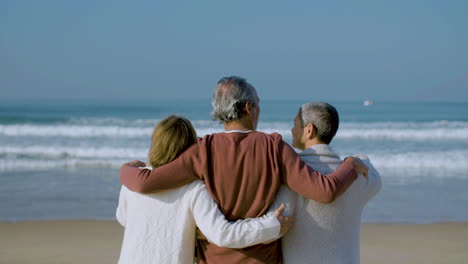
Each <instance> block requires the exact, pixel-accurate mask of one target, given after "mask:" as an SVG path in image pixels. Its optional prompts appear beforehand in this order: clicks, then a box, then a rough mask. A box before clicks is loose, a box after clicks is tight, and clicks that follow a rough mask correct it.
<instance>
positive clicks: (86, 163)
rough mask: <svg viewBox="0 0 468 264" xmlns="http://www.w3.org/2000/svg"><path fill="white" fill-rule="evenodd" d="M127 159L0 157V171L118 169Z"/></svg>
mask: <svg viewBox="0 0 468 264" xmlns="http://www.w3.org/2000/svg"><path fill="white" fill-rule="evenodd" d="M125 162H128V160H123V159H110V160H82V159H67V160H35V159H22V160H4V159H0V171H38V170H50V169H79V168H114V169H118V168H119V167H120V166H121V165H122V164H123V163H125Z"/></svg>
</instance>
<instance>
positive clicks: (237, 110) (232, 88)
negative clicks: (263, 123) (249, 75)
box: [211, 76, 258, 123]
mask: <svg viewBox="0 0 468 264" xmlns="http://www.w3.org/2000/svg"><path fill="white" fill-rule="evenodd" d="M247 102H249V103H250V104H252V105H253V106H255V107H258V96H257V92H256V91H255V88H254V87H253V86H252V85H251V84H250V83H248V82H247V80H246V79H244V78H241V77H238V76H229V77H224V78H222V79H221V80H219V81H218V84H217V86H216V88H215V92H214V95H213V100H212V102H211V104H212V105H213V112H211V116H212V117H213V119H215V120H219V121H221V122H223V123H229V122H231V121H235V120H239V119H241V118H242V117H244V115H245V114H246V113H245V110H244V106H245V104H246V103H247Z"/></svg>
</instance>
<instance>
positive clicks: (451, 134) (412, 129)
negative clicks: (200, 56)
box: [0, 119, 468, 141]
mask: <svg viewBox="0 0 468 264" xmlns="http://www.w3.org/2000/svg"><path fill="white" fill-rule="evenodd" d="M117 120H120V119H117ZM101 121H102V120H101ZM120 121H121V120H120ZM157 122H158V120H151V121H149V120H136V121H132V122H129V123H125V122H123V121H122V123H121V124H118V125H117V124H116V122H115V120H113V121H111V122H110V123H112V125H109V122H107V123H106V122H103V123H102V124H100V125H98V124H97V123H96V124H94V123H93V124H90V123H89V122H87V123H86V124H60V125H35V124H3V125H0V136H9V137H11V136H15V137H28V136H30V137H69V138H89V137H113V138H148V137H149V136H150V135H151V133H152V132H153V127H154V123H157ZM149 123H151V125H150V124H149ZM193 124H194V127H195V129H196V130H197V134H198V135H199V136H204V135H207V134H212V133H218V132H222V131H223V127H222V126H221V125H219V124H217V123H216V122H213V121H211V120H195V121H193ZM291 126H292V124H291V123H290V122H262V123H260V124H259V126H258V130H259V131H262V132H265V133H279V134H281V135H283V137H285V138H290V137H291ZM336 138H341V139H355V138H362V139H383V140H416V141H423V140H428V139H439V140H467V139H468V122H453V121H437V122H423V123H417V122H380V123H346V122H344V123H342V124H341V125H340V129H339V130H338V133H337V135H336Z"/></svg>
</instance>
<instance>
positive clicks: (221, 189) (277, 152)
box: [120, 131, 357, 264]
mask: <svg viewBox="0 0 468 264" xmlns="http://www.w3.org/2000/svg"><path fill="white" fill-rule="evenodd" d="M356 178H357V173H356V172H355V170H354V169H353V168H352V166H350V165H348V164H347V163H343V164H342V165H341V166H340V167H339V168H338V169H337V170H336V171H335V172H333V173H331V174H328V175H322V174H320V173H319V172H317V171H314V170H313V169H312V168H310V167H308V166H307V165H306V164H305V163H304V162H303V161H302V160H301V159H300V158H299V156H298V155H297V153H296V152H295V151H294V150H293V149H292V148H291V147H290V146H289V145H288V144H286V143H285V142H284V141H283V140H282V138H281V136H280V135H279V134H276V133H273V134H265V133H262V132H256V131H254V132H250V133H238V132H234V133H218V134H212V135H207V136H205V137H204V138H200V139H198V141H197V143H196V144H194V145H193V146H191V147H190V148H189V149H187V150H186V151H185V152H184V153H182V154H181V155H180V156H179V157H178V158H176V159H175V160H174V161H172V162H170V163H168V164H166V165H164V166H161V167H159V168H156V169H153V170H152V171H151V170H145V169H143V170H142V169H138V168H134V167H131V166H129V165H124V166H122V167H121V170H120V180H121V183H122V184H123V185H125V186H126V187H127V188H129V189H130V190H133V191H136V192H140V193H152V192H157V191H162V190H167V189H171V188H175V187H180V186H182V185H185V184H187V183H189V182H191V181H193V180H196V179H202V180H203V181H204V182H205V184H206V187H207V189H208V191H209V192H210V194H211V196H212V197H213V199H214V200H215V201H216V202H217V203H218V205H219V207H220V209H221V211H222V212H223V213H224V215H225V216H226V218H227V219H228V220H230V221H236V220H238V219H244V218H248V217H259V216H262V215H263V214H264V213H265V212H266V211H267V210H268V208H269V207H270V205H271V204H272V202H273V200H274V199H275V196H276V192H277V191H278V188H279V186H280V184H282V183H283V184H286V185H288V186H289V188H291V189H292V190H294V191H295V192H297V193H299V194H301V195H303V196H305V197H307V198H310V199H313V200H316V201H318V202H323V203H329V202H332V201H333V200H334V199H335V198H336V197H338V196H339V195H340V194H342V193H343V192H344V191H345V190H346V189H347V188H348V187H349V186H350V185H351V184H352V182H353V181H354V180H355V179H356ZM197 254H198V259H199V263H223V264H229V263H248V264H254V263H255V264H259V263H269V264H271V263H281V262H282V260H281V258H282V255H281V245H280V242H279V240H278V241H274V242H272V243H269V244H261V245H256V246H252V247H248V248H243V249H228V248H221V247H218V246H216V245H214V244H211V243H209V242H208V241H206V240H198V241H197Z"/></svg>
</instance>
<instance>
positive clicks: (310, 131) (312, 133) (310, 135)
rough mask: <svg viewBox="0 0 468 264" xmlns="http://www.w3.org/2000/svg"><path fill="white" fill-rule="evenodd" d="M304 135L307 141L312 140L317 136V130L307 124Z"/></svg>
mask: <svg viewBox="0 0 468 264" xmlns="http://www.w3.org/2000/svg"><path fill="white" fill-rule="evenodd" d="M305 130H306V133H307V138H308V139H313V138H314V137H315V134H317V130H316V129H315V126H314V125H312V124H310V123H309V124H307V126H306V127H305Z"/></svg>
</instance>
